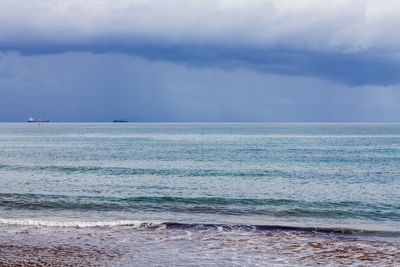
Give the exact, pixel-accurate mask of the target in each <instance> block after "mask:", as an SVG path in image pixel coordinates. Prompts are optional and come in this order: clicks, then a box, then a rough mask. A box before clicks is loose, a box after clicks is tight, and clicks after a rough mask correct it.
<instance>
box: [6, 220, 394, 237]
mask: <svg viewBox="0 0 400 267" xmlns="http://www.w3.org/2000/svg"><path fill="white" fill-rule="evenodd" d="M0 225H11V226H35V227H62V228H71V227H75V228H123V229H139V230H162V229H164V230H214V231H242V232H267V231H291V232H304V233H314V234H340V235H357V236H377V237H391V238H400V231H379V230H365V229H353V228H339V227H336V228H335V227H332V228H330V227H308V226H307V227H302V226H291V225H249V224H212V223H210V224H207V223H181V222H159V221H152V222H149V221H136V220H116V221H49V220H39V219H6V218H0Z"/></svg>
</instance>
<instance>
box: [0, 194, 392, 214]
mask: <svg viewBox="0 0 400 267" xmlns="http://www.w3.org/2000/svg"><path fill="white" fill-rule="evenodd" d="M0 210H76V211H123V212H140V211H144V212H157V213H162V212H173V213H177V214H179V213H180V214H182V213H186V214H219V215H269V216H274V217H310V218H334V219H340V218H353V219H354V218H361V219H367V220H375V221H383V220H391V221H400V207H398V206H393V205H388V204H384V203H380V204H369V203H363V202H356V201H353V202H350V201H345V202H317V201H314V202H309V201H299V200H292V199H274V198H268V199H250V198H218V197H210V198H208V197H197V198H196V197H192V198H188V197H169V196H165V197H145V196H142V197H129V198H118V197H101V196H65V195H43V194H14V193H8V194H7V193H0Z"/></svg>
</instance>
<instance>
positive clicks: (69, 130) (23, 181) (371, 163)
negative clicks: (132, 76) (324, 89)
mask: <svg viewBox="0 0 400 267" xmlns="http://www.w3.org/2000/svg"><path fill="white" fill-rule="evenodd" d="M0 225H1V226H0V227H1V229H3V233H7V234H3V235H2V237H1V239H0V255H2V254H1V251H5V252H7V251H8V252H10V251H13V252H14V253H11V254H12V255H15V254H18V253H17V252H16V251H17V250H18V249H17V247H18V246H17V245H15V246H16V247H13V248H10V247H7V246H6V247H3V248H2V245H1V244H6V243H10V242H11V243H12V244H20V245H19V247H23V246H25V247H26V246H28V245H29V246H33V245H32V244H36V243H38V242H39V243H40V244H47V243H48V244H50V243H49V242H53V243H54V242H56V241H55V240H63V238H64V239H65V240H67V239H68V238H69V239H68V240H69V241H68V242H65V243H63V244H64V248H65V250H66V251H68V246H69V245H70V244H75V243H79V242H83V241H82V240H86V241H85V242H86V243H85V244H86V245H87V244H88V243H90V244H92V245H93V246H95V247H96V248H97V247H102V246H103V248H102V249H100V248H99V249H97V250H94V251H103V252H102V255H103V256H102V257H100V258H98V256H93V259H96V261H100V260H103V262H104V264H106V263H107V262H112V261H119V262H120V263H125V264H128V262H129V261H130V259H133V258H135V257H134V255H135V254H134V251H133V250H132V249H130V248H132V247H131V245H132V244H135V248H136V250H135V251H136V253H139V252H138V251H141V253H142V254H141V256H140V259H141V261H140V262H137V263H138V265H141V264H142V265H147V264H162V263H169V264H175V265H179V264H183V263H184V262H185V263H191V264H194V265H196V264H200V265H201V264H209V263H215V264H219V265H235V264H238V265H243V264H249V265H250V264H251V265H253V264H256V263H262V262H263V263H275V264H282V265H285V264H288V265H291V264H293V263H294V262H295V261H298V260H300V258H299V257H300V256H301V255H302V256H301V257H302V258H301V259H302V260H303V263H304V264H307V263H310V262H311V263H315V262H321V260H322V263H324V259H325V260H326V259H329V257H328V256H327V255H328V254H326V255H325V254H324V253H325V252H326V251H330V252H331V254H332V255H331V254H329V255H331V257H333V258H335V259H336V260H338V261H337V262H336V263H343V264H349V263H352V262H351V261H350V262H346V261H345V260H344V258H343V257H342V258H341V257H339V256H340V255H341V256H343V255H344V254H345V255H348V256H349V260H350V258H351V260H354V259H356V258H357V257H354V253H356V252H355V251H353V250H352V249H350V248H360V247H362V249H363V251H361V252H360V251H359V252H358V253H359V254H360V255H361V256H359V257H360V261H362V259H364V258H362V257H364V256H370V255H372V254H373V255H375V254H376V253H378V252H379V251H380V252H382V248H384V249H385V253H383V254H382V255H381V254H379V253H378V254H376V255H375V256H376V257H373V259H375V260H381V261H382V260H386V263H388V264H393V263H400V258H399V257H398V255H397V253H394V252H395V251H398V249H399V237H400V124H311V123H306V124H300V123H299V124H294V123H282V124H255V123H247V124H239V123H238V124H200V123H198V124H197V123H193V124H190V123H184V124H173V123H128V124H112V123H103V124H100V123H87V124H86V123H49V124H41V125H38V124H28V123H26V124H25V123H19V124H12V123H2V124H0ZM57 233H59V235H60V236H59V237H57V238H55V239H54V235H56V236H57ZM87 235H89V236H93V235H94V236H99V235H100V236H108V238H105V239H104V240H102V241H101V240H100V239H99V238H97V239H96V238H83V237H87ZM28 237H30V239H31V241H29V242H28V241H26V240H28V239H29V238H28ZM366 238H367V239H368V240H366ZM53 239H54V240H53ZM51 240H53V241H51ZM207 240H208V241H207ZM238 240H239V241H238ZM321 240H324V241H321ZM156 241H157V242H156ZM328 241H329V242H328ZM21 242H22V243H23V244H24V245H22V243H21ZM35 242H36V243H35ZM57 242H58V241H57ZM268 242H270V243H268ZM318 242H319V243H321V244H328V243H329V244H331V245H328V246H327V247H324V246H322V247H318V246H317V245H315V246H313V245H312V244H319V243H318ZM346 242H347V243H346ZM374 242H378V243H374ZM39 243H38V244H36V245H35V246H34V248H35V249H37V247H38V246H39V245H40V244H39ZM272 243H273V244H275V245H276V247H274V245H272ZM79 244H80V243H79ZM82 244H83V243H82ZM104 244H107V245H104ZM113 244H114V245H113ZM116 244H119V245H116ZM122 244H124V245H122ZM221 244H224V245H221ZM238 244H241V245H238ZM244 244H245V245H244ZM289 244H291V245H292V246H291V247H286V249H285V251H287V253H288V254H287V255H286V256H282V255H283V254H282V253H281V252H282V247H285V246H289ZM295 244H297V245H295ZM299 244H300V245H301V244H302V246H303V245H304V246H305V247H301V246H300V245H299ZM307 244H308V245H307ZM374 244H379V245H376V246H375V245H374ZM71 246H72V245H71ZM77 246H78V245H77ZM163 246H164V247H163ZM218 246H220V248H219V249H217V250H218V251H219V254H218V255H219V256H218V257H215V255H214V254H213V253H214V252H213V251H214V250H215V249H214V250H213V247H218ZM299 246H300V247H301V249H299ZM341 246H342V248H343V246H345V247H346V248H348V250H346V249H342V250H340V249H339V252H335V251H337V250H338V248H340V247H341ZM50 247H51V246H49V249H50ZM78 247H79V246H78ZM112 247H114V249H115V250H112V249H111V248H112ZM379 247H380V248H379ZM1 248H2V249H1ZM149 248H151V250H152V251H153V252H154V250H155V251H158V253H157V257H155V256H154V255H153V253H150V252H149V251H147V250H148V249H149ZM256 248H257V249H256ZM35 249H33V250H32V251H35ZM186 249H188V250H186ZM190 249H192V250H193V251H192V252H189V250H190ZM295 249H299V250H298V253H296V250H295ZM374 249H375V250H374ZM316 250H318V251H319V253H322V254H320V255H322V256H321V257H320V258H318V259H316V258H313V257H314V256H315V255H316V254H315V252H316ZM41 251H42V250H41ZM113 251H114V252H113ZM146 251H147V252H146ZM173 251H175V252H177V251H186V252H185V253H183V254H182V255H181V256H180V257H181V258H180V257H171V252H173ZM246 251H247V252H248V253H245V252H246ZM260 251H261V252H260ZM300 251H302V252H304V253H305V254H304V255H303V254H302V253H300ZM307 251H308V252H307ZM324 251H325V252H324ZM332 251H333V252H332ZM346 251H347V252H346ZM392 252H393V253H392ZM32 253H33V252H32ZM35 253H37V251H36V252H35ZM41 253H45V252H43V251H42V252H41ZM46 253H50V254H51V253H52V252H51V249H50V250H49V251H47V252H46ZM77 253H78V252H76V251H75V252H74V251H73V250H72V252H71V251H70V254H68V255H76V254H77ZM85 253H86V252H85ZM88 253H89V252H88ZM210 253H211V254H210ZM241 253H244V254H243V255H242V256H240V255H241ZM260 253H261V254H260ZM326 253H327V252H326ZM346 253H347V254H346ZM371 253H372V254H371ZM374 253H375V254H374ZM391 253H392V254H391ZM9 254H10V253H9ZM39 254H40V253H39ZM50 254H49V255H50ZM78 254H79V253H78ZM300 254H301V255H300ZM4 255H5V254H3V256H4ZM35 255H36V254H35ZM51 255H53V254H51ZM85 255H89V256H90V255H91V254H90V253H89V254H85ZM129 255H130V256H131V257H129ZM210 255H214V256H210ZM235 255H236V256H235ZM299 255H300V256H299ZM323 255H325V256H324V257H323ZM238 256H240V257H238ZM96 257H97V258H96ZM146 257H147V258H146ZM235 257H237V258H235ZM31 258H32V257H31ZM67 258H68V257H67ZM89 258H90V257H89ZM4 259H5V258H4ZM4 259H3V260H4ZM18 259H23V256H20V257H19V258H18V257H16V258H13V259H10V258H8V260H9V263H10V264H11V263H15V262H18ZM54 259H56V258H54ZM136 259H137V257H136ZM70 260H71V261H72V262H73V261H74V260H76V259H75V258H74V259H72V258H71V259H70ZM190 261H192V262H190ZM210 261H211V262H210ZM366 261H367V262H372V263H374V261H373V260H372V261H368V260H366ZM36 263H40V262H36ZM325 263H329V261H328V262H325ZM364 263H365V262H364Z"/></svg>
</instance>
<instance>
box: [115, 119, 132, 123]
mask: <svg viewBox="0 0 400 267" xmlns="http://www.w3.org/2000/svg"><path fill="white" fill-rule="evenodd" d="M113 122H119V123H121V122H129V121H127V120H121V119H115V120H113Z"/></svg>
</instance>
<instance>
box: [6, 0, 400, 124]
mask: <svg viewBox="0 0 400 267" xmlns="http://www.w3.org/2000/svg"><path fill="white" fill-rule="evenodd" d="M398 14H400V2H399V1H398V0H335V1H328V0H307V1H304V0H246V1H243V0H240V1H239V0H185V1H183V0H180V1H178V0H146V1H145V0H119V1H112V0H96V1H94V0H69V1H61V0H30V1H25V0H3V1H0V121H4V122H11V121H26V120H27V119H28V118H29V117H30V116H33V117H35V118H42V119H50V120H51V121H59V122H63V121H82V122H89V121H93V122H104V121H112V120H113V119H117V118H119V119H126V120H130V121H139V122H399V121H400V105H399V102H400V34H399V29H400V16H399V15H398Z"/></svg>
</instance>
